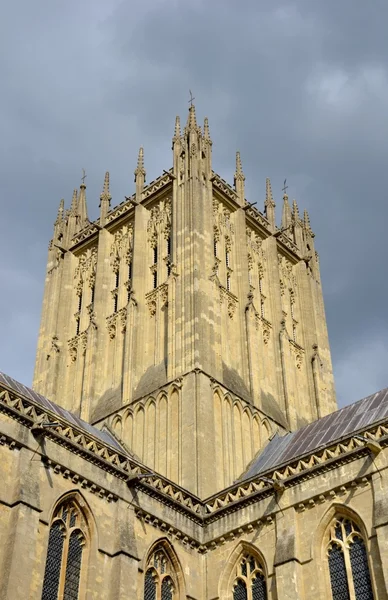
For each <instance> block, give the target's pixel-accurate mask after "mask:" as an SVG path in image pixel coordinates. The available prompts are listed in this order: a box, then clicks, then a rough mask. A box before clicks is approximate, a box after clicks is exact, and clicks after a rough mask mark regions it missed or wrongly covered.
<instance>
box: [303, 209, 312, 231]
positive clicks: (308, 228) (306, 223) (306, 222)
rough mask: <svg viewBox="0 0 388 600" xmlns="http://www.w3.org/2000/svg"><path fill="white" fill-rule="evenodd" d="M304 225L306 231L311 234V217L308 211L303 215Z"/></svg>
mask: <svg viewBox="0 0 388 600" xmlns="http://www.w3.org/2000/svg"><path fill="white" fill-rule="evenodd" d="M303 224H304V228H305V229H306V231H309V232H311V225H310V217H309V213H308V212H307V210H305V211H304V213H303Z"/></svg>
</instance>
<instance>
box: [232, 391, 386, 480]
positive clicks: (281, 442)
mask: <svg viewBox="0 0 388 600" xmlns="http://www.w3.org/2000/svg"><path fill="white" fill-rule="evenodd" d="M387 419H388V388H385V389H383V390H381V391H380V392H376V393H375V394H372V395H371V396H367V398H363V399H362V400H359V401H358V402H355V403H354V404H350V405H349V406H345V407H344V408H341V409H340V410H337V411H336V412H334V413H331V414H330V415H327V416H326V417H322V418H321V419H318V420H317V421H314V422H313V423H309V425H305V427H302V428H301V429H298V430H297V431H294V432H292V433H287V434H286V435H284V436H279V435H275V436H274V437H273V438H272V440H271V441H270V442H269V443H268V445H267V446H266V447H265V448H264V450H263V451H262V452H260V453H259V454H258V455H257V456H256V457H255V458H254V459H253V460H252V461H251V463H250V465H249V466H248V468H247V470H246V471H245V473H244V474H243V475H242V476H241V477H240V479H239V481H241V480H244V479H249V478H250V477H254V476H255V475H259V474H260V473H264V472H265V471H269V470H271V469H274V468H275V467H276V468H278V467H280V466H281V465H282V464H285V463H289V462H291V461H293V460H295V459H297V458H300V457H301V456H303V455H305V454H309V453H311V452H313V451H317V450H319V449H320V448H324V447H326V446H329V445H330V444H333V443H336V442H338V441H340V440H341V439H342V438H346V437H350V436H351V435H352V434H356V433H361V432H362V431H363V430H365V429H366V428H367V427H369V426H370V425H373V424H378V423H379V422H380V421H386V420H387Z"/></svg>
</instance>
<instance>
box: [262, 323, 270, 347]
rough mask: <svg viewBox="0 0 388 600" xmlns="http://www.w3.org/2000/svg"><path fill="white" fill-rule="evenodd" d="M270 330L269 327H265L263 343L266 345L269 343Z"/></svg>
mask: <svg viewBox="0 0 388 600" xmlns="http://www.w3.org/2000/svg"><path fill="white" fill-rule="evenodd" d="M269 336H270V330H269V327H263V342H264V344H265V345H267V344H268V342H269Z"/></svg>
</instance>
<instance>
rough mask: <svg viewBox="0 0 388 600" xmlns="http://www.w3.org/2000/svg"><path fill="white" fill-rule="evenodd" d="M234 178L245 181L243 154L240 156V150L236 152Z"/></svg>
mask: <svg viewBox="0 0 388 600" xmlns="http://www.w3.org/2000/svg"><path fill="white" fill-rule="evenodd" d="M234 178H235V180H240V181H245V176H244V173H243V170H242V164H241V156H240V152H238V151H237V152H236V172H235V174H234Z"/></svg>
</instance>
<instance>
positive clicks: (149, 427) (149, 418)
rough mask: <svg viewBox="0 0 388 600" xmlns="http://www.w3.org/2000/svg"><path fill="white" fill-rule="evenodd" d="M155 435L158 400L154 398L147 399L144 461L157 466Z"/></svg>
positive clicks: (150, 465) (153, 466) (151, 465)
mask: <svg viewBox="0 0 388 600" xmlns="http://www.w3.org/2000/svg"><path fill="white" fill-rule="evenodd" d="M155 437H156V402H155V400H154V398H150V399H148V400H147V404H146V408H145V432H144V455H143V460H144V462H145V463H146V464H147V465H148V466H149V467H151V468H155Z"/></svg>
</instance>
